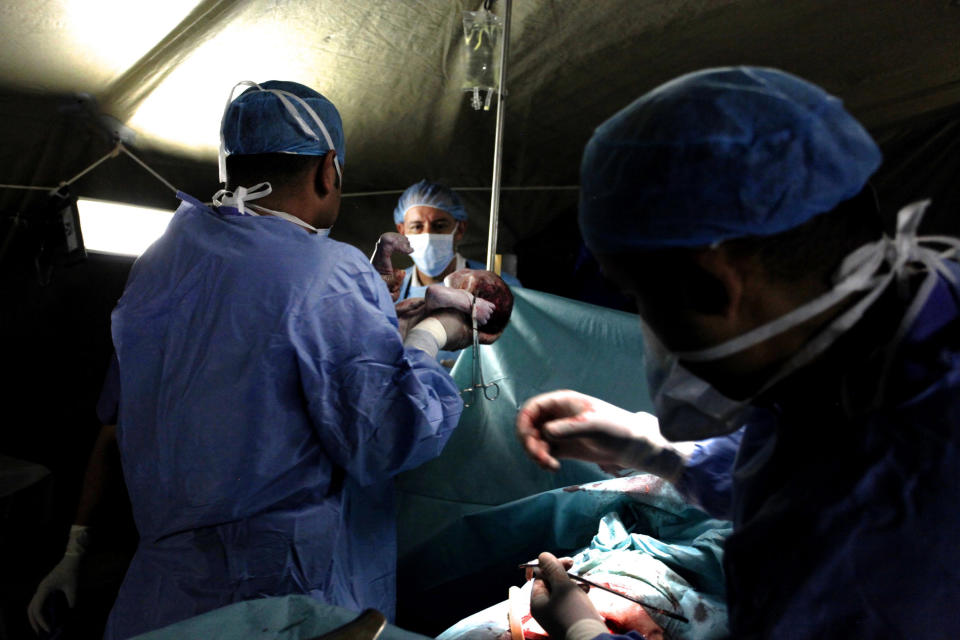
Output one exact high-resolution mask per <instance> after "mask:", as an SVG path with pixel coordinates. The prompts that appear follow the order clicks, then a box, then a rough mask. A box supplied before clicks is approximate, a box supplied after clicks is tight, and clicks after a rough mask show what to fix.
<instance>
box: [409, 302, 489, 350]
mask: <svg viewBox="0 0 960 640" xmlns="http://www.w3.org/2000/svg"><path fill="white" fill-rule="evenodd" d="M472 339H473V324H472V322H471V321H470V320H469V316H467V315H465V314H464V313H462V312H460V311H455V310H453V309H438V310H436V311H434V312H432V313H430V314H429V315H428V316H427V317H426V318H424V319H423V320H421V321H420V322H418V323H417V324H416V325H415V326H414V327H413V328H412V329H410V331H408V332H407V337H406V338H404V340H403V346H405V347H412V348H414V349H420V350H422V351H424V352H426V353H427V354H428V355H429V356H430V357H431V358H435V357H437V353H438V352H439V351H440V350H441V349H444V350H447V351H456V350H458V349H463V348H465V347H467V346H469V345H470V343H471V341H472Z"/></svg>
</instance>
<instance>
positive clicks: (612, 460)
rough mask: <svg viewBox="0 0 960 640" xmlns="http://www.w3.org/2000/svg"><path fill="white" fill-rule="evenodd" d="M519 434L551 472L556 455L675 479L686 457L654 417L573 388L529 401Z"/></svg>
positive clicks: (557, 465)
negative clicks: (668, 438) (572, 389)
mask: <svg viewBox="0 0 960 640" xmlns="http://www.w3.org/2000/svg"><path fill="white" fill-rule="evenodd" d="M517 438H519V439H520V443H521V444H522V445H523V447H524V449H525V450H526V452H527V455H528V456H530V458H532V459H533V461H534V462H536V463H537V464H539V465H540V466H541V467H543V468H544V469H548V470H551V471H556V470H557V469H559V468H560V463H559V462H558V461H557V458H576V459H578V460H585V461H587V462H596V463H598V464H600V465H601V466H602V467H603V468H604V469H607V470H610V469H614V468H616V467H627V468H632V469H637V470H638V471H644V472H647V473H653V474H656V475H658V476H660V477H661V478H664V479H666V480H669V481H675V480H677V479H679V477H680V475H681V473H682V472H683V468H684V465H685V464H686V460H687V455H686V454H684V453H681V452H680V451H679V450H678V449H677V448H676V447H674V446H673V445H672V444H671V443H670V442H669V441H668V440H667V439H666V438H664V437H663V436H662V435H661V434H660V426H659V423H658V422H657V419H656V417H655V416H653V415H651V414H649V413H644V412H640V413H631V412H629V411H625V410H623V409H620V408H619V407H615V406H614V405H612V404H610V403H608V402H604V401H603V400H599V399H597V398H593V397H591V396H588V395H584V394H582V393H577V392H576V391H553V392H550V393H544V394H541V395H539V396H534V397H533V398H531V399H530V400H527V402H526V403H525V404H524V405H523V407H522V408H521V409H520V413H518V414H517Z"/></svg>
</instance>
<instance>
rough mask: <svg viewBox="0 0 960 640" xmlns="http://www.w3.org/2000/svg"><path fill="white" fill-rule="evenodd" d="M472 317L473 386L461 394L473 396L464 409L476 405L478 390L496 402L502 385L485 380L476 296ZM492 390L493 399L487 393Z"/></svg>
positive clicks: (471, 312)
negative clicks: (488, 382) (481, 358)
mask: <svg viewBox="0 0 960 640" xmlns="http://www.w3.org/2000/svg"><path fill="white" fill-rule="evenodd" d="M470 315H471V317H472V319H473V385H472V386H469V387H467V388H466V389H464V390H463V391H461V392H460V393H461V394H465V393H467V392H468V391H469V392H470V394H471V396H470V402H467V401H466V400H464V402H463V406H464V408H467V407H469V406H470V405H472V404H473V403H474V400H475V398H476V394H477V389H482V390H483V397H484V398H486V399H487V400H496V399H497V398H499V397H500V385H498V384H497V383H496V382H491V383H490V384H486V383H485V382H484V380H483V368H482V367H481V366H480V332H479V331H478V330H477V298H476V296H474V298H473V307H472V308H471V311H470ZM478 380H479V381H480V382H479V384H478V383H477V381H478ZM491 388H492V389H493V392H492V393H493V396H492V397H491V396H490V394H489V393H488V392H487V390H488V389H491Z"/></svg>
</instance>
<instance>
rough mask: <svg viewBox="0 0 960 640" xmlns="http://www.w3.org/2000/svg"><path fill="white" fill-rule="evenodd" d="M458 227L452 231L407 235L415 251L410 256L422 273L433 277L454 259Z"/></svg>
mask: <svg viewBox="0 0 960 640" xmlns="http://www.w3.org/2000/svg"><path fill="white" fill-rule="evenodd" d="M456 233H457V229H456V226H454V229H453V231H452V232H451V233H411V234H408V235H407V240H409V241H410V246H411V247H412V248H413V253H411V254H410V258H411V259H412V260H413V262H414V264H416V265H417V268H418V269H420V271H421V272H422V273H425V274H427V275H428V276H430V277H431V278H433V277H436V276H438V275H440V274H441V273H443V270H444V269H446V268H447V265H449V264H450V261H451V260H453V256H454V251H453V236H454V235H456Z"/></svg>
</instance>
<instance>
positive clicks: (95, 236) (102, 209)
mask: <svg viewBox="0 0 960 640" xmlns="http://www.w3.org/2000/svg"><path fill="white" fill-rule="evenodd" d="M77 209H78V210H79V212H80V229H81V233H83V244H84V246H85V247H86V249H87V251H98V252H101V253H115V254H119V255H125V256H139V255H140V254H141V253H143V252H144V251H146V250H147V247H149V246H150V245H151V244H152V243H153V241H154V240H156V239H157V238H159V237H160V236H161V235H163V232H164V231H166V229H167V225H168V224H170V219H171V218H172V217H173V211H169V210H166V209H153V208H151V207H140V206H137V205H132V204H123V203H120V202H108V201H106V200H91V199H89V198H78V199H77Z"/></svg>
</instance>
